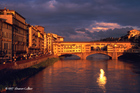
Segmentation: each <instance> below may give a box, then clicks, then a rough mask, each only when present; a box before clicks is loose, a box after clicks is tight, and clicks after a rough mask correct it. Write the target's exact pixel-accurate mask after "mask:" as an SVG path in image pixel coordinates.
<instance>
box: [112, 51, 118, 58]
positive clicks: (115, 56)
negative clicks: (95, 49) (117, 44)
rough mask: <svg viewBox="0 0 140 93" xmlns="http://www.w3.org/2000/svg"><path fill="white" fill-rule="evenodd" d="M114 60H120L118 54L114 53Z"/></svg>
mask: <svg viewBox="0 0 140 93" xmlns="http://www.w3.org/2000/svg"><path fill="white" fill-rule="evenodd" d="M112 59H113V60H118V56H117V52H113V55H112Z"/></svg>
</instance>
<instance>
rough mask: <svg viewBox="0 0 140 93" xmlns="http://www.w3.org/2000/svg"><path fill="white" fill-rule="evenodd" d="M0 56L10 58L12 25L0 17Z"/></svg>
mask: <svg viewBox="0 0 140 93" xmlns="http://www.w3.org/2000/svg"><path fill="white" fill-rule="evenodd" d="M0 56H1V57H5V56H7V57H8V59H12V25H11V24H9V23H7V22H6V20H5V19H0Z"/></svg>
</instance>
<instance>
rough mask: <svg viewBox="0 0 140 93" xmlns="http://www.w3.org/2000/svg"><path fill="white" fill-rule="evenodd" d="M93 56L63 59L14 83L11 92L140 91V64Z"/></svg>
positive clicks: (128, 92) (138, 92)
mask: <svg viewBox="0 0 140 93" xmlns="http://www.w3.org/2000/svg"><path fill="white" fill-rule="evenodd" d="M132 62H133V61H126V60H125V61H121V60H109V59H108V57H107V56H104V55H94V56H90V57H88V58H87V60H80V59H77V58H75V57H71V58H66V59H64V60H60V61H58V62H56V63H55V64H54V65H52V66H49V67H48V68H45V69H44V70H43V71H41V72H39V73H37V74H36V75H34V76H32V77H30V78H29V79H27V80H25V81H24V82H22V83H21V84H19V85H17V87H18V88H25V87H26V88H27V87H30V88H33V89H32V90H30V91H27V90H24V91H23V90H18V91H10V92H14V93H19V92H20V93H140V63H136V62H135V63H134V64H132Z"/></svg>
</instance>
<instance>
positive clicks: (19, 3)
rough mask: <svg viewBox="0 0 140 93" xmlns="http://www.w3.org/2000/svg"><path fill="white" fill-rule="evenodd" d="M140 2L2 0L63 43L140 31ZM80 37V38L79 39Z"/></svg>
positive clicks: (0, 5) (113, 0)
mask: <svg viewBox="0 0 140 93" xmlns="http://www.w3.org/2000/svg"><path fill="white" fill-rule="evenodd" d="M139 3H140V1H139V0H1V3H0V7H1V8H4V7H5V6H7V8H9V9H11V10H15V11H17V12H18V13H19V14H21V15H22V16H23V17H25V18H26V22H27V23H29V24H31V25H41V26H44V27H45V32H52V33H56V34H58V35H61V36H63V37H65V40H70V39H72V38H73V39H72V40H74V39H75V40H80V38H82V39H83V38H85V39H87V40H93V39H94V40H95V39H99V38H103V37H107V36H109V37H110V36H111V35H112V36H113V37H114V36H120V35H124V32H125V33H126V32H127V31H128V30H130V29H132V28H134V29H137V30H139V28H140V22H139V20H138V19H139V15H140V11H139V10H140V6H139ZM78 38H79V39H78Z"/></svg>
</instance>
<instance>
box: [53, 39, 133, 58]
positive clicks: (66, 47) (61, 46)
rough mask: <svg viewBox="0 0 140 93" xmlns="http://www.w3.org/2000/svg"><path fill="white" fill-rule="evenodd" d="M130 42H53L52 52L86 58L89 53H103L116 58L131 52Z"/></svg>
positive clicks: (57, 54)
mask: <svg viewBox="0 0 140 93" xmlns="http://www.w3.org/2000/svg"><path fill="white" fill-rule="evenodd" d="M133 46H134V45H133V44H132V43H131V42H103V41H99V42H55V43H53V53H54V55H56V56H61V55H65V54H74V55H77V56H79V57H80V58H81V59H86V58H87V56H89V55H91V54H105V55H108V56H109V57H110V58H112V59H118V57H119V56H121V55H123V54H124V53H128V52H132V47H133Z"/></svg>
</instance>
